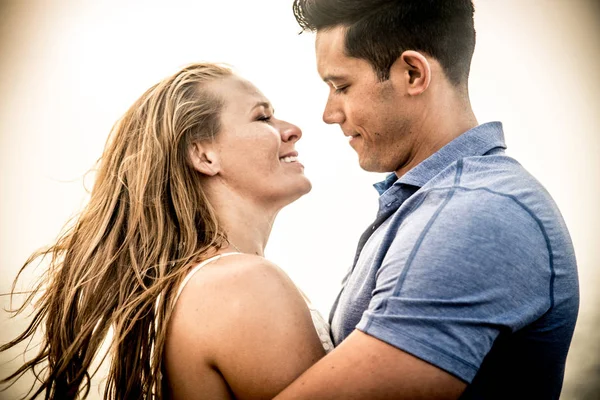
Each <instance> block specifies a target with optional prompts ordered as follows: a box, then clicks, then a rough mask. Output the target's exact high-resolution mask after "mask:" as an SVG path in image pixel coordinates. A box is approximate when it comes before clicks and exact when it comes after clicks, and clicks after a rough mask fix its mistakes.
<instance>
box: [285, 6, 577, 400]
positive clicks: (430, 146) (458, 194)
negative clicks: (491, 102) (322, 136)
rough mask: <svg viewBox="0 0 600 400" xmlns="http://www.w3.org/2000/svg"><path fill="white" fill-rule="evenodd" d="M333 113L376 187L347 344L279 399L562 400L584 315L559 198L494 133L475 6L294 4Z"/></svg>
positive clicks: (349, 302)
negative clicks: (475, 95) (480, 91)
mask: <svg viewBox="0 0 600 400" xmlns="http://www.w3.org/2000/svg"><path fill="white" fill-rule="evenodd" d="M294 13H295V15H296V19H297V20H298V22H299V24H300V26H301V27H302V28H303V29H304V30H310V31H316V56H317V68H318V72H319V74H320V75H321V77H322V79H323V80H324V81H325V83H327V85H328V86H329V88H330V93H329V97H328V100H327V104H326V106H325V111H324V113H323V120H324V121H325V122H326V123H328V124H338V125H340V127H341V129H342V131H343V133H344V135H346V136H347V137H348V138H349V141H350V146H352V148H353V149H354V150H355V151H356V152H357V154H358V159H359V163H360V166H361V167H362V168H363V169H365V170H367V171H374V172H393V173H392V174H391V175H389V177H388V178H387V179H386V180H385V181H384V182H381V183H379V184H377V185H375V186H376V189H377V190H378V191H379V193H380V200H379V211H378V213H377V218H376V220H375V222H374V223H373V224H372V225H371V226H370V227H368V229H367V230H366V232H365V233H364V234H363V236H362V237H361V239H360V241H359V244H358V249H357V252H356V257H355V260H354V265H353V266H352V268H351V269H350V272H349V274H348V275H347V277H346V278H345V279H344V287H343V289H342V291H341V293H340V294H339V296H338V298H337V300H336V302H335V303H334V306H333V309H332V312H331V316H330V322H331V332H332V335H333V339H334V342H335V344H336V346H337V347H336V349H335V350H334V351H333V352H331V353H330V354H328V355H327V356H325V357H324V358H323V359H322V360H320V361H319V362H318V363H317V364H315V365H314V366H313V367H312V368H310V369H309V370H308V371H306V372H305V373H304V374H303V375H302V376H301V377H299V378H298V379H297V380H296V381H295V382H294V383H293V384H292V385H290V387H288V388H287V389H286V390H285V391H284V392H283V393H281V394H280V395H279V396H278V397H277V399H292V398H293V399H334V398H335V399H337V398H340V399H354V398H357V399H359V398H360V399H388V398H389V399H391V398H393V399H457V398H461V399H521V398H523V399H558V398H559V395H560V391H561V386H562V380H563V375H564V367H565V359H566V356H567V352H568V348H569V346H570V342H571V337H572V334H573V329H574V325H575V322H576V319H577V312H578V306H579V289H578V278H577V269H576V260H575V256H574V251H573V246H572V243H571V240H570V237H569V233H568V231H567V228H566V226H565V223H564V222H563V219H562V217H561V215H560V212H559V210H558V209H557V207H556V205H555V203H554V201H553V200H552V198H551V197H550V195H549V194H548V193H547V192H546V190H545V189H544V188H543V187H542V186H541V184H540V183H539V182H537V181H536V180H535V179H534V178H533V177H532V176H531V175H529V174H528V173H527V172H526V171H525V170H524V169H523V167H522V166H521V165H519V164H518V163H517V162H516V161H515V160H514V159H512V158H510V157H509V156H507V155H506V153H505V149H506V146H505V144H504V139H503V131H502V125H501V123H500V122H491V123H486V124H482V125H480V124H479V123H478V122H477V120H476V118H475V115H474V114H473V111H472V109H471V105H470V101H469V96H468V86H467V81H468V76H469V68H470V63H471V57H472V54H473V51H474V47H475V31H474V24H473V14H474V7H473V4H472V2H471V1H470V0H371V1H367V0H295V2H294Z"/></svg>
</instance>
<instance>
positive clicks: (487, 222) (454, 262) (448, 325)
mask: <svg viewBox="0 0 600 400" xmlns="http://www.w3.org/2000/svg"><path fill="white" fill-rule="evenodd" d="M423 196H424V197H423V198H421V199H420V203H419V205H418V206H417V207H415V210H414V211H413V212H412V213H411V214H410V215H409V216H407V217H405V218H403V219H402V222H401V224H400V225H399V226H398V229H397V233H396V235H395V236H394V237H393V239H392V241H391V243H390V247H389V250H388V251H387V253H386V255H385V258H384V260H383V263H382V266H381V268H380V270H379V271H378V275H377V280H376V287H375V289H374V291H373V297H372V300H371V302H370V304H369V308H368V310H367V311H366V312H365V313H364V314H363V317H362V319H361V321H360V323H359V324H358V326H357V329H359V330H361V331H363V332H365V333H367V334H369V335H371V336H374V337H376V338H378V339H380V340H383V341H385V342H387V343H389V344H391V345H393V346H395V347H397V348H399V349H402V350H404V351H406V352H408V353H411V354H413V355H414V356H416V357H419V358H421V359H423V360H425V361H427V362H429V363H431V364H433V365H436V366H438V367H439V368H441V369H444V370H446V371H447V372H449V373H451V374H453V375H455V376H457V377H458V378H460V379H462V380H464V381H465V382H468V383H470V382H471V381H472V379H473V378H474V376H475V374H476V373H477V370H478V369H479V367H480V365H481V363H482V361H483V359H484V357H485V355H486V354H487V353H488V352H489V351H490V349H491V347H492V345H493V343H494V340H495V339H496V337H497V336H498V335H499V333H500V332H501V331H503V330H509V331H516V330H518V329H520V328H522V327H523V326H525V325H526V324H528V323H530V322H531V321H533V320H534V319H537V318H538V317H539V316H541V315H542V314H543V313H544V312H545V311H546V310H548V308H549V307H550V292H549V291H550V279H551V270H550V266H549V262H550V258H549V251H548V242H547V240H546V236H545V234H544V232H543V230H542V227H541V225H540V222H539V221H538V220H537V219H536V218H535V217H534V215H532V214H531V212H530V211H529V210H527V209H526V208H525V207H524V206H522V205H521V204H520V203H518V202H517V201H516V200H515V199H513V198H511V197H510V196H504V195H500V194H497V193H492V192H489V191H485V190H472V189H461V188H453V189H449V190H447V191H435V192H430V193H428V194H425V195H423Z"/></svg>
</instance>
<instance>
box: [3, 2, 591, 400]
mask: <svg viewBox="0 0 600 400" xmlns="http://www.w3.org/2000/svg"><path fill="white" fill-rule="evenodd" d="M599 4H600V2H598V1H596V0H479V1H476V3H475V5H476V16H475V23H476V29H477V47H476V50H475V56H474V60H473V66H472V71H471V79H470V91H471V98H472V103H473V107H474V110H475V114H476V115H477V117H478V119H479V122H480V123H483V122H487V121H491V120H500V121H502V122H503V123H504V128H505V134H506V140H507V144H508V153H509V154H510V155H512V156H514V157H516V158H517V159H518V160H519V161H520V162H521V163H522V164H523V165H524V166H525V167H526V168H527V169H529V171H531V172H532V173H533V174H534V175H535V176H537V177H538V178H539V180H540V181H541V182H542V183H543V184H544V185H545V186H546V188H547V189H548V190H549V191H550V193H551V194H552V195H553V196H554V198H555V199H556V201H557V203H558V205H559V207H560V208H561V210H562V212H563V215H564V217H565V220H566V222H567V225H568V226H569V228H570V230H571V234H572V238H573V241H574V243H575V249H576V254H577V258H578V262H579V267H580V282H581V309H580V318H579V321H578V325H577V328H576V332H575V337H574V341H573V346H572V350H571V352H570V355H569V359H568V363H567V374H566V380H565V385H564V390H563V396H562V399H567V400H575V399H578V400H588V399H598V396H599V395H598V393H599V391H600V383H599V379H600V357H599V356H600V348H599V345H600V334H599V327H600V313H599V308H598V301H599V300H600V295H599V294H598V291H597V290H596V288H597V287H598V285H599V284H600V273H599V272H598V264H599V261H600V260H599V258H600V251H599V250H598V238H599V237H600V228H599V226H600V225H599V223H600V211H599V207H598V205H599V201H598V200H599V197H600V189H599V186H600V185H599V184H600V157H598V154H599V152H600V132H599V128H600V113H599V112H598V111H599V105H600V94H599V93H600V6H599ZM298 32H299V28H298V27H297V25H296V23H295V20H294V18H293V15H292V12H291V0H262V1H260V0H255V1H249V0H240V1H234V0H220V1H201V0H195V1H192V0H189V1H169V2H168V3H167V2H158V1H152V0H150V1H145V2H144V1H124V0H120V1H102V2H100V1H96V2H93V1H83V0H82V1H75V0H73V1H66V0H47V1H42V0H39V1H28V0H21V1H19V0H14V1H10V0H9V1H7V0H0V221H1V224H0V293H7V292H8V291H9V290H10V284H11V282H12V280H13V278H14V276H15V274H16V272H17V270H18V269H19V268H20V266H21V265H22V263H23V262H24V260H25V259H26V258H27V256H28V255H29V254H30V253H31V252H32V251H33V250H35V249H36V248H38V247H40V246H43V245H45V244H47V243H49V242H50V241H52V240H53V239H54V238H55V237H56V235H57V233H58V232H59V230H60V228H61V227H62V226H63V224H64V223H65V221H66V220H67V219H68V218H69V217H70V216H72V215H73V214H74V213H75V212H76V211H78V210H79V209H80V208H81V206H82V205H83V204H84V201H85V198H86V192H85V190H84V186H83V175H84V174H85V172H86V171H87V170H88V169H89V168H90V167H91V166H92V164H93V163H94V162H95V160H96V159H97V158H98V157H99V156H100V154H101V152H102V148H103V146H104V142H105V139H106V137H107V134H108V132H109V130H110V128H111V126H112V124H113V123H114V122H115V121H116V120H117V118H119V116H120V115H121V114H122V113H123V112H124V111H125V110H126V109H127V108H128V107H129V105H130V104H131V103H132V102H133V101H134V100H135V99H136V98H137V97H138V96H139V95H141V94H142V92H144V91H145V90H146V88H148V87H149V86H151V85H152V84H154V83H155V82H156V81H158V80H160V79H161V78H163V77H165V76H166V75H169V74H171V73H173V72H175V71H176V70H177V69H178V68H179V67H181V66H183V65H185V64H187V63H190V62H194V61H224V62H228V63H230V64H233V65H234V66H235V67H237V69H238V70H239V71H240V72H241V73H242V75H244V76H246V77H247V78H249V79H250V80H252V81H253V82H254V83H255V84H256V85H257V86H258V87H259V88H260V89H261V90H262V91H263V92H264V93H265V94H266V95H267V97H269V98H270V100H271V101H272V103H273V104H274V105H275V108H276V109H277V115H278V117H280V118H283V119H287V120H289V121H291V122H294V123H296V124H297V125H299V126H300V127H301V128H302V129H303V132H304V136H303V138H302V140H301V141H300V142H299V144H298V146H297V147H298V149H299V152H300V158H301V160H302V162H303V163H304V164H305V166H306V170H305V173H306V175H307V176H308V177H309V178H310V179H311V180H312V182H313V191H312V193H310V194H309V195H307V196H305V197H304V198H302V199H300V200H299V201H297V202H296V203H294V204H292V205H291V206H289V207H288V208H286V209H285V210H283V211H282V212H281V214H280V216H279V218H278V220H277V222H276V225H275V227H274V229H273V232H272V236H271V241H270V242H269V245H268V247H267V250H266V255H267V257H268V258H270V259H271V260H273V261H275V262H276V263H278V264H279V265H280V266H281V267H282V268H284V269H285V270H286V271H287V272H288V273H289V274H290V276H291V277H292V278H293V279H294V280H295V281H296V282H297V283H298V285H299V286H300V287H301V288H302V289H303V290H304V291H305V292H306V293H307V294H308V295H309V297H310V298H311V299H312V301H313V303H314V304H315V305H316V306H317V307H318V308H319V309H320V310H321V311H322V312H323V313H324V314H327V313H328V311H329V307H330V305H331V303H332V301H333V299H334V297H335V295H336V294H337V290H338V288H339V284H340V280H341V278H342V276H343V274H344V272H345V271H346V269H347V268H348V267H349V265H350V263H351V262H352V259H353V256H354V250H355V246H356V243H357V240H358V238H359V236H360V234H361V233H362V231H363V229H364V228H365V227H366V226H367V225H368V224H369V223H370V222H371V220H372V219H373V218H374V216H375V213H376V211H377V194H376V192H375V190H374V189H372V187H371V184H372V183H374V182H376V181H378V180H379V179H380V178H381V175H377V174H369V173H365V172H363V171H361V170H360V168H359V166H358V163H357V159H356V155H355V153H354V151H353V150H352V149H351V148H350V146H349V145H348V144H347V140H346V139H345V138H344V137H343V136H342V134H341V132H340V130H339V128H338V127H331V126H327V125H325V124H324V123H323V122H322V121H321V113H322V110H323V106H324V104H325V100H326V94H327V88H326V86H325V84H323V83H322V82H321V81H320V79H319V78H318V76H317V73H316V69H315V60H314V54H313V41H314V37H313V35H311V34H302V35H298ZM87 185H88V187H91V183H90V182H87ZM29 276H31V275H27V276H26V279H29V278H27V277H29ZM23 287H26V285H24V286H23ZM0 300H1V304H2V306H4V307H8V297H7V296H2V297H0ZM24 323H25V321H24V320H23V319H22V318H20V319H17V320H9V319H8V314H7V313H0V342H6V341H8V340H9V339H10V338H12V337H13V336H14V335H15V334H16V333H17V332H19V331H20V330H22V329H23V328H24V326H25V325H24ZM17 354H18V352H9V353H4V354H0V375H5V374H6V372H7V371H9V370H12V369H14V368H15V367H16V366H17V365H18V364H19V362H21V361H22V358H17V359H16V360H13V361H10V360H11V359H12V358H13V357H15V356H16V355H17ZM28 384H29V382H25V381H23V382H21V383H20V384H19V385H17V386H15V387H14V388H13V389H11V390H9V391H7V392H4V393H0V398H1V399H12V398H15V396H16V394H18V393H21V392H22V391H23V389H24V388H26V387H27V385H28ZM92 394H95V392H92Z"/></svg>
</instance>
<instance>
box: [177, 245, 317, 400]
mask: <svg viewBox="0 0 600 400" xmlns="http://www.w3.org/2000/svg"><path fill="white" fill-rule="evenodd" d="M171 322H172V323H171V326H170V329H171V331H170V332H171V335H172V336H171V339H174V338H177V339H176V341H177V345H176V347H177V348H178V349H179V351H177V353H178V354H179V355H180V356H179V357H180V360H181V359H185V360H186V361H184V364H186V365H191V364H195V365H196V366H198V363H201V364H203V365H205V366H206V365H208V366H210V367H211V368H213V369H214V370H217V371H219V373H220V374H221V375H222V376H223V378H224V379H225V380H226V381H227V384H228V385H229V387H230V388H231V390H232V391H233V392H234V393H235V394H236V396H237V397H238V398H244V397H245V395H249V394H253V396H250V397H252V398H272V397H273V396H274V395H275V394H276V393H278V392H279V391H281V390H283V388H285V387H286V386H287V385H288V384H289V383H291V382H292V381H293V380H294V379H295V378H296V377H298V376H299V375H300V374H301V373H302V372H303V371H305V370H306V369H307V368H309V367H310V366H311V365H312V364H313V363H315V362H316V361H317V360H318V359H319V358H321V357H322V356H323V355H324V354H325V353H324V350H323V347H322V345H321V342H320V340H319V338H318V335H317V333H316V330H315V328H314V325H313V323H312V319H311V316H310V311H309V309H308V307H307V304H306V302H305V300H304V298H303V297H302V294H301V293H300V292H299V290H298V289H297V288H296V286H295V285H294V283H293V282H292V281H291V279H290V278H289V277H288V275H287V274H286V273H285V272H284V271H283V270H282V269H281V268H280V267H279V266H277V265H276V264H274V263H272V262H270V261H268V260H266V259H264V258H262V257H258V256H253V255H246V254H241V255H231V256H227V257H222V258H220V259H219V260H217V261H215V262H214V263H211V264H209V265H207V266H205V267H203V268H202V269H201V270H200V271H198V273H196V274H195V275H194V276H193V277H192V279H190V281H189V283H188V284H187V286H186V287H185V289H184V290H183V292H182V294H181V298H180V299H179V301H178V302H177V305H176V308H175V313H174V315H173V319H172V321H171ZM172 343H173V342H172ZM180 366H181V365H180Z"/></svg>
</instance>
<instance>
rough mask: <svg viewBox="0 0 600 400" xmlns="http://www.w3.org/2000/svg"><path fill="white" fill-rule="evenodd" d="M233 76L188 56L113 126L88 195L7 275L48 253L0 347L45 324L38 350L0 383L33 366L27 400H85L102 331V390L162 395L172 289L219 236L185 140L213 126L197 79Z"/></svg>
mask: <svg viewBox="0 0 600 400" xmlns="http://www.w3.org/2000/svg"><path fill="white" fill-rule="evenodd" d="M232 74H233V73H232V71H231V69H230V68H228V67H226V66H222V65H217V64H209V63H198V64H192V65H189V66H187V67H185V68H183V69H181V70H180V71H179V72H177V73H175V74H174V75H172V76H170V77H168V78H166V79H164V80H163V81H161V82H159V83H158V84H156V85H154V86H153V87H151V88H150V89H149V90H148V91H146V93H144V95H142V96H141V98H139V99H138V100H137V101H136V102H135V104H133V106H132V107H131V108H130V109H129V110H128V111H127V112H126V113H125V115H124V116H123V117H122V118H121V119H120V120H119V121H118V122H117V123H116V124H115V126H114V127H113V129H112V131H111V134H110V136H109V139H108V141H107V144H106V147H105V149H104V152H103V155H102V157H101V158H100V160H99V161H98V165H97V169H98V170H97V176H96V180H95V183H94V186H93V189H92V191H91V197H90V200H89V202H88V204H87V205H86V206H85V208H84V209H83V211H82V212H81V213H80V214H79V216H78V217H77V218H76V219H75V220H74V224H72V226H70V227H67V228H65V229H64V231H63V233H62V234H61V235H60V236H59V238H58V239H57V241H56V243H54V244H53V245H51V246H49V247H47V248H45V249H41V250H38V251H36V252H35V253H33V254H32V255H31V256H30V257H29V259H28V260H27V261H26V262H25V264H24V266H23V267H22V268H21V270H20V271H19V274H18V275H17V278H16V279H15V283H14V284H13V289H12V293H13V294H14V293H15V287H16V286H15V285H16V282H17V280H18V279H19V276H20V275H21V273H22V272H23V270H24V269H25V268H26V267H27V266H29V265H30V264H32V263H33V262H34V261H35V260H43V259H45V258H46V257H48V259H49V267H48V269H47V270H46V272H45V274H44V277H43V279H42V280H41V281H40V282H39V284H37V285H36V286H35V288H34V290H33V291H32V292H31V293H30V294H29V296H28V297H27V299H26V300H25V302H24V303H23V305H22V306H21V307H19V308H17V309H16V310H13V311H12V312H13V313H14V314H15V315H16V314H19V313H21V312H23V310H24V309H25V308H26V307H27V306H28V305H29V304H31V303H32V302H34V300H37V301H35V312H34V317H33V320H32V322H31V323H30V324H29V326H28V327H27V328H26V329H25V330H24V331H23V332H22V333H21V334H20V335H19V336H17V337H16V338H15V339H14V340H12V341H11V342H9V343H7V344H5V345H3V346H1V347H0V351H5V350H7V349H10V348H12V347H13V346H15V345H17V344H19V343H21V342H23V341H25V340H27V339H29V338H32V337H33V335H34V334H35V333H36V332H37V331H43V339H42V343H41V346H40V350H39V352H38V353H37V355H36V356H35V357H33V358H32V359H31V360H29V361H28V362H26V363H25V364H24V365H22V366H21V367H20V368H19V369H18V370H17V371H16V372H14V373H13V374H12V375H10V376H9V377H7V378H5V379H3V381H2V383H14V381H16V380H18V379H19V378H20V377H21V376H23V375H24V374H25V373H27V372H29V371H31V372H33V373H34V375H35V376H36V380H37V381H38V383H39V384H40V385H39V387H38V388H35V387H32V389H31V390H30V391H29V393H28V394H27V396H29V395H31V398H34V397H37V396H38V395H40V394H42V393H43V394H44V395H45V398H46V399H61V400H63V399H74V398H77V397H79V396H84V397H85V396H87V394H88V393H89V390H90V379H91V376H93V375H94V373H95V371H91V366H92V362H93V360H94V358H95V357H96V356H98V353H99V349H100V347H101V345H102V343H103V341H104V339H105V338H106V337H107V334H108V333H109V331H110V330H111V329H112V331H113V333H114V335H113V336H112V340H111V343H110V344H111V347H110V360H111V363H110V370H109V375H108V378H107V383H106V390H105V393H104V398H105V399H150V398H156V399H159V398H162V397H163V390H164V387H163V385H164V383H163V382H162V374H161V368H162V357H163V350H164V346H165V340H166V334H167V321H168V320H169V317H170V315H171V312H172V310H173V306H174V304H173V301H174V299H173V298H174V296H173V294H174V292H175V291H176V290H177V288H178V285H179V283H180V282H181V281H182V279H183V277H184V276H185V274H186V273H187V272H188V270H189V267H190V265H191V264H193V263H195V262H197V261H198V260H200V259H202V258H203V256H204V255H205V253H206V252H207V251H208V250H209V249H211V248H220V247H222V246H223V245H224V243H225V241H226V238H225V234H224V232H222V230H221V228H220V227H219V223H218V220H217V217H216V215H215V213H214V212H213V210H212V208H211V206H210V203H209V201H208V199H207V198H206V195H205V193H204V192H203V189H202V185H201V184H200V182H199V177H198V172H196V171H195V170H194V168H193V167H192V166H191V163H190V162H189V159H188V149H189V147H190V145H191V144H192V143H193V142H195V141H200V140H209V139H212V138H214V137H215V135H217V133H218V132H219V130H220V113H221V110H222V108H223V106H224V104H223V100H222V99H220V98H218V97H217V96H216V95H215V94H214V93H212V92H210V91H209V90H208V89H207V88H206V84H207V83H209V82H213V81H215V80H218V79H222V78H224V77H227V76H230V75H232ZM39 366H42V367H43V371H42V372H39V371H37V370H36V368H37V367H39ZM36 386H37V385H36ZM32 392H33V394H32Z"/></svg>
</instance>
